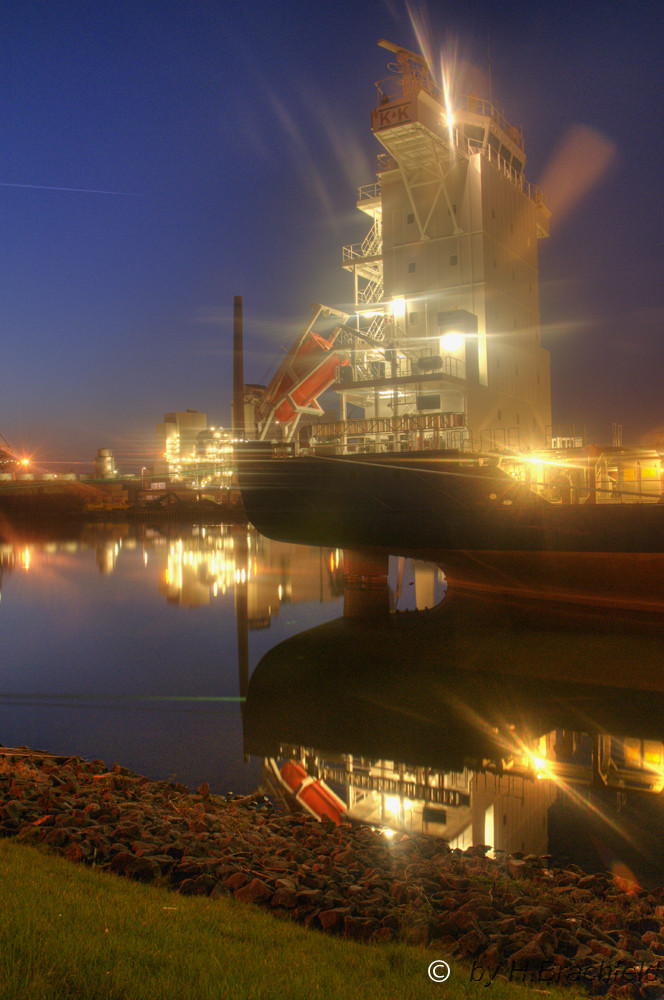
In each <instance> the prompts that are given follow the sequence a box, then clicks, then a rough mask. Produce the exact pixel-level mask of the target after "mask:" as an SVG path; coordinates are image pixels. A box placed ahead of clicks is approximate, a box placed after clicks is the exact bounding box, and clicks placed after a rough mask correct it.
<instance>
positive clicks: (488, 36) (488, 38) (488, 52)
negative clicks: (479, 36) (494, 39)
mask: <svg viewBox="0 0 664 1000" xmlns="http://www.w3.org/2000/svg"><path fill="white" fill-rule="evenodd" d="M486 61H487V68H488V70H489V103H490V104H491V105H493V89H492V86H491V32H490V31H489V26H488V25H487V29H486Z"/></svg>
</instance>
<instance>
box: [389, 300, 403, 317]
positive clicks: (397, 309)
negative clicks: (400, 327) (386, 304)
mask: <svg viewBox="0 0 664 1000" xmlns="http://www.w3.org/2000/svg"><path fill="white" fill-rule="evenodd" d="M391 308H392V315H393V316H394V318H395V319H403V318H404V316H405V315H406V300H405V299H404V298H403V297H401V296H397V297H395V298H393V299H392V306H391Z"/></svg>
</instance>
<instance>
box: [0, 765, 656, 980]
mask: <svg viewBox="0 0 664 1000" xmlns="http://www.w3.org/2000/svg"><path fill="white" fill-rule="evenodd" d="M0 835H2V836H4V837H12V838H14V839H15V840H16V842H17V843H21V844H31V845H35V844H44V845H47V846H48V847H49V848H50V849H51V850H53V851H57V852H58V853H59V854H61V855H62V856H63V857H64V858H66V859H67V860H69V861H72V862H78V863H81V864H86V865H89V866H92V867H95V868H98V869H102V870H105V871H110V872H113V873H115V874H118V875H123V876H126V877H128V878H130V879H133V880H135V881H139V882H143V883H151V884H155V885H158V886H167V887H169V888H170V889H172V890H175V891H176V892H177V893H179V894H180V895H181V896H202V897H208V898H209V899H210V900H211V901H214V900H215V899H218V898H226V897H233V899H234V900H237V901H242V902H247V903H254V904H257V905H259V906H260V907H261V908H262V909H264V910H268V911H270V912H271V913H273V914H276V915H278V916H280V917H285V918H289V919H291V920H294V921H296V922H298V923H300V924H303V925H304V926H305V927H306V928H309V929H317V930H320V931H325V932H327V933H330V934H334V935H337V936H340V937H343V938H346V939H352V940H356V941H363V942H374V943H384V944H388V945H390V946H392V945H394V944H395V943H406V944H411V945H419V946H421V947H426V948H428V954H430V955H431V957H432V958H433V957H434V956H441V957H442V956H444V957H446V958H447V959H448V960H449V959H450V958H451V959H452V960H462V961H465V962H470V963H474V967H475V973H476V980H477V981H478V982H481V981H484V982H487V981H488V978H489V977H490V976H494V975H495V976H496V981H500V979H501V978H502V977H503V976H504V977H505V978H510V977H512V979H514V978H516V979H517V980H518V979H519V977H520V978H521V979H523V978H524V977H525V978H527V977H530V978H532V977H534V976H535V977H537V976H539V977H541V978H545V979H547V981H550V980H551V979H553V980H554V981H558V982H560V983H561V984H574V983H583V984H585V985H588V986H592V985H593V983H594V984H595V989H596V990H598V991H599V992H606V990H607V988H610V990H611V993H612V994H613V995H619V996H622V995H630V996H631V995H632V993H633V991H634V990H637V992H638V993H639V995H642V996H644V997H651V996H652V997H658V996H660V995H661V993H662V989H661V986H660V980H661V979H662V978H664V976H663V975H662V974H661V973H660V970H664V889H651V890H645V889H640V888H639V887H638V886H637V885H635V884H634V883H630V882H626V881H625V880H624V879H621V878H619V877H616V876H613V875H611V874H609V873H606V874H599V875H584V874H583V873H582V872H580V871H579V870H578V869H575V868H570V869H550V868H548V867H547V859H545V858H534V857H526V858H522V857H516V856H514V857H511V858H508V859H505V860H502V861H494V860H490V859H487V858H486V857H484V856H483V852H482V850H479V849H477V848H471V849H470V850H468V851H466V852H464V853H460V852H451V851H449V849H448V848H447V847H446V845H445V844H443V843H442V842H440V841H436V840H434V839H432V838H408V837H399V836H395V837H393V838H391V839H388V838H387V837H386V836H385V835H384V834H383V833H381V832H379V831H374V830H371V829H369V828H367V827H337V826H334V825H333V824H331V823H325V824H317V823H315V822H313V821H311V820H309V819H306V818H304V817H299V816H298V817H284V816H278V815H276V814H275V813H274V812H273V811H272V810H271V808H270V805H269V803H268V802H266V801H265V800H263V799H262V798H259V799H253V798H248V799H242V800H237V801H233V800H230V801H228V800H227V799H225V798H224V797H222V796H216V795H212V794H210V792H209V789H208V788H207V787H206V786H200V787H199V789H197V791H196V792H191V791H189V790H188V789H186V788H184V786H182V785H178V784H173V783H168V782H154V781H150V780H149V779H147V778H145V777H141V776H139V775H135V774H133V773H131V772H129V771H128V770H126V769H125V768H122V767H120V766H119V765H114V766H113V767H112V768H110V769H108V768H107V767H106V765H105V764H103V763H102V762H101V761H93V762H86V761H83V760H81V759H79V758H56V757H51V756H48V755H43V754H39V753H36V752H33V751H29V750H21V751H7V750H6V749H5V750H1V751H0ZM471 967H472V966H471ZM648 970H650V971H651V973H652V981H651V982H650V983H649V982H648ZM479 977H482V978H481V979H480V978H479ZM600 987H601V988H600ZM625 990H627V991H628V994H625V993H624V992H621V991H625ZM630 991H631V992H630Z"/></svg>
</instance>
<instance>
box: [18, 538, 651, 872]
mask: <svg viewBox="0 0 664 1000" xmlns="http://www.w3.org/2000/svg"><path fill="white" fill-rule="evenodd" d="M437 562H438V561H436V563H434V562H433V561H432V562H431V563H425V562H422V561H414V560H410V559H395V558H393V557H391V558H390V559H389V562H388V559H387V554H385V555H384V556H377V555H375V554H374V555H373V556H367V555H359V554H357V553H348V552H346V553H343V552H340V551H338V550H334V549H318V548H309V547H305V546H296V545H289V544H285V543H279V542H274V541H270V540H268V539H266V538H264V537H262V536H260V535H258V534H257V533H256V532H255V531H254V530H253V528H246V527H238V526H216V527H208V528H203V527H194V528H191V527H188V528H186V529H176V528H172V529H170V530H169V529H166V530H163V531H162V530H157V529H153V528H142V527H132V528H130V527H128V526H122V525H114V526H109V527H103V526H97V527H94V528H92V527H90V528H86V529H83V530H82V531H80V532H78V533H77V535H76V537H70V538H63V537H60V538H55V537H50V538H48V539H40V540H37V539H34V538H29V537H27V536H25V535H21V534H19V533H13V534H11V535H9V536H7V537H6V540H5V541H4V542H2V543H0V630H1V635H2V640H1V645H0V742H2V743H4V744H5V745H6V746H19V745H27V746H30V747H33V748H38V749H42V750H46V751H49V752H52V753H55V754H79V755H81V756H83V757H86V758H90V759H93V758H100V759H102V760H104V761H106V763H107V764H109V765H110V764H113V763H114V762H116V761H118V762H120V763H122V764H123V765H125V766H127V767H129V768H131V769H132V770H134V771H137V772H140V773H142V774H146V775H148V776H150V777H152V778H157V779H160V778H166V779H168V778H173V779H175V780H178V781H181V782H184V783H185V784H187V785H189V786H190V787H196V785H198V784H199V783H201V782H203V781H207V782H209V784H210V786H211V788H212V789H213V790H215V791H218V792H226V791H228V790H233V791H235V792H237V793H241V794H246V793H250V792H252V791H254V790H256V789H257V788H259V787H260V788H262V789H264V790H267V791H268V792H269V793H270V794H271V795H272V797H273V798H274V799H276V800H279V801H282V802H286V801H290V802H291V805H292V804H293V795H292V794H291V793H293V792H296V793H297V794H298V796H300V797H301V799H300V801H301V804H302V801H304V800H306V799H307V796H308V797H309V800H310V804H311V796H312V795H313V797H314V799H315V800H316V805H315V808H316V809H318V810H320V808H321V802H324V803H327V804H326V805H325V806H324V808H326V809H328V810H330V811H332V812H334V810H335V809H345V810H346V811H347V813H348V814H349V815H351V816H352V817H354V818H355V819H357V820H359V821H362V822H367V823H371V824H372V825H377V826H382V827H385V828H387V829H392V830H406V831H413V832H425V833H429V834H432V835H435V836H441V837H445V839H447V840H448V841H449V842H450V843H451V844H452V845H453V846H458V847H461V848H465V847H468V846H470V845H471V844H487V845H490V846H491V847H492V848H494V849H496V850H499V851H500V850H503V851H514V850H522V851H524V852H526V853H527V852H529V851H532V852H534V853H536V854H542V853H546V852H547V851H553V853H554V854H557V855H560V856H561V857H565V858H567V859H568V860H570V859H574V860H577V862H578V863H582V864H584V865H587V866H588V867H592V866H596V867H604V866H607V865H608V866H609V867H613V868H614V870H616V871H620V872H623V873H626V874H628V875H629V874H630V873H635V874H638V875H639V876H641V875H643V877H646V876H647V877H655V876H653V872H656V873H658V875H664V872H662V870H661V858H660V856H661V851H660V849H659V843H660V840H661V836H662V834H663V833H664V818H663V813H662V795H663V789H664V742H663V741H664V723H663V722H662V720H663V719H664V683H663V682H662V680H661V667H662V661H663V653H664V642H663V634H662V626H661V625H660V624H659V622H658V620H653V616H652V615H651V616H650V617H648V616H646V618H645V619H644V618H643V617H641V618H631V617H630V616H629V615H627V614H623V613H622V612H620V613H616V612H615V611H610V610H609V611H607V609H600V610H592V611H588V609H582V610H581V611H579V608H578V606H576V605H574V604H573V605H571V606H570V607H569V608H561V607H560V606H556V607H555V608H553V609H552V608H551V607H549V606H548V605H547V604H546V603H543V602H541V601H540V602H536V603H534V604H533V605H532V606H530V605H529V604H528V602H523V601H515V600H506V599H505V598H504V597H501V598H500V599H497V598H496V597H495V595H492V594H491V588H488V589H486V588H485V589H484V590H480V591H476V592H473V593H468V592H464V590H463V588H462V587H461V588H459V587H456V589H455V585H453V584H450V587H449V588H448V586H447V580H446V578H445V574H444V572H443V569H442V568H441V566H439V565H438V564H437ZM388 605H389V607H390V608H391V609H392V610H393V611H396V612H397V613H396V614H392V615H389V616H383V617H380V616H377V615H376V613H375V612H376V609H377V608H380V607H382V608H387V607H388ZM425 609H428V610H425ZM431 609H433V610H431ZM406 612H407V613H406ZM286 761H290V764H289V765H288V767H287V768H286V769H284V763H285V762H286ZM289 784H290V786H291V791H290V792H289V791H288V786H289ZM307 789H308V790H309V791H308V792H307V791H306V790H307ZM289 796H290V798H289ZM321 796H322V798H321ZM326 796H327V798H325V797H326Z"/></svg>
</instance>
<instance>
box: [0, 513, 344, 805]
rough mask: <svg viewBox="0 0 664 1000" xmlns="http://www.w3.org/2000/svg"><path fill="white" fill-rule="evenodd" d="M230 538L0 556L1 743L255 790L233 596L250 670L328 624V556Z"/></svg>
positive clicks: (23, 546) (105, 542) (37, 549)
mask: <svg viewBox="0 0 664 1000" xmlns="http://www.w3.org/2000/svg"><path fill="white" fill-rule="evenodd" d="M246 539H247V535H246V531H244V541H245V546H244V548H243V557H242V560H241V564H240V561H238V560H236V550H237V547H238V531H237V529H234V528H233V527H230V526H222V527H210V528H201V529H199V528H197V527H195V528H193V529H192V528H189V529H184V530H182V531H179V532H177V533H176V534H174V535H173V536H172V537H169V536H168V535H167V534H163V533H161V532H160V531H157V530H154V529H150V528H148V529H147V530H141V529H138V530H133V529H131V530H130V529H129V528H127V527H122V526H120V525H117V526H114V527H113V528H109V529H106V530H105V529H103V528H98V529H87V530H85V531H84V532H83V533H82V534H81V535H80V536H79V537H77V538H70V539H61V540H59V541H54V540H50V541H42V542H34V541H27V542H26V541H25V540H24V539H23V538H22V537H19V538H14V539H13V540H12V541H11V542H7V543H4V544H2V545H0V565H1V566H2V577H1V584H2V587H1V599H0V628H1V630H2V636H3V640H2V645H3V652H2V657H1V658H0V741H1V742H3V743H4V744H5V745H7V746H12V745H28V746H33V747H36V748H39V749H43V750H47V751H50V752H53V753H77V754H80V755H82V756H85V757H95V758H101V759H103V760H105V761H106V762H107V763H109V764H111V763H113V762H114V761H116V760H117V761H120V762H121V763H122V764H124V765H125V766H128V767H130V768H132V769H134V770H137V771H140V772H141V773H146V774H148V775H150V776H154V777H158V778H167V777H175V778H177V780H179V781H183V782H185V783H187V784H192V785H195V784H198V783H200V782H201V781H204V780H205V781H209V783H210V785H211V786H212V787H214V788H216V789H217V790H218V791H226V790H228V789H233V790H235V791H238V792H250V791H252V790H253V789H254V788H255V787H256V785H257V784H258V782H259V780H260V768H259V766H258V765H257V764H256V763H255V762H252V763H247V762H245V760H244V755H243V750H242V715H241V700H240V672H239V663H238V631H237V623H236V615H235V611H236V607H235V604H236V585H237V589H242V588H244V589H245V590H246V594H247V603H248V609H247V610H248V629H249V660H250V663H251V664H252V665H253V663H255V662H257V660H258V659H260V657H261V655H262V654H263V653H264V652H265V651H266V649H267V648H269V646H270V645H273V644H274V643H275V642H278V641H280V640H281V639H284V638H286V637H287V636H288V635H292V634H295V633H297V632H299V631H302V629H305V628H308V627H311V626H312V625H316V624H319V623H321V622H323V621H326V620H327V619H329V618H334V617H336V616H337V615H338V614H340V605H341V596H340V595H341V590H340V587H339V584H338V577H339V568H338V566H337V567H334V568H333V569H330V567H329V555H330V553H329V552H325V551H323V550H319V549H313V548H311V549H310V548H306V547H303V546H293V545H288V544H284V543H278V542H270V541H269V540H267V539H264V538H262V537H261V536H259V535H257V534H256V533H255V532H254V531H253V529H252V530H251V532H250V534H249V539H248V545H246Z"/></svg>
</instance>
